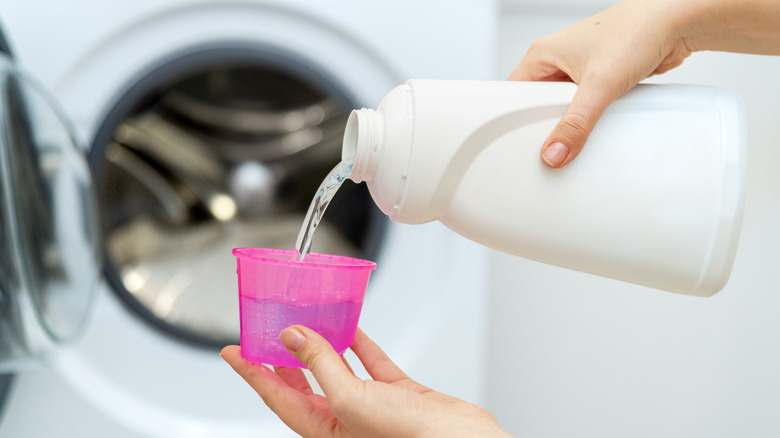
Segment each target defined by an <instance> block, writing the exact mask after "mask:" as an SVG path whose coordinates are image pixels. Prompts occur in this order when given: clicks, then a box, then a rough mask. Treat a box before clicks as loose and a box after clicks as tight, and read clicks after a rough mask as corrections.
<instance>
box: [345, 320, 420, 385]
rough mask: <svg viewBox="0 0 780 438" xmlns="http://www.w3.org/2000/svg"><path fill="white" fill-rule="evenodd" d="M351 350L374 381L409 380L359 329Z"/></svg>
mask: <svg viewBox="0 0 780 438" xmlns="http://www.w3.org/2000/svg"><path fill="white" fill-rule="evenodd" d="M351 348H352V351H354V352H355V354H356V355H357V357H358V359H360V362H361V363H363V367H364V368H365V369H366V371H368V374H369V375H370V376H371V378H373V379H374V380H376V381H379V382H385V383H393V382H395V381H398V380H403V379H408V378H409V377H408V376H407V375H406V374H405V373H404V372H403V371H401V369H400V368H398V366H397V365H396V364H395V363H393V361H392V360H390V358H389V357H388V356H387V354H385V352H384V351H382V349H381V348H379V346H378V345H376V344H375V343H374V341H372V340H371V339H369V337H368V336H366V334H365V333H363V330H360V328H358V329H357V333H355V341H354V342H353V343H352V347H351Z"/></svg>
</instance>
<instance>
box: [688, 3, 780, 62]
mask: <svg viewBox="0 0 780 438" xmlns="http://www.w3.org/2000/svg"><path fill="white" fill-rule="evenodd" d="M676 7H677V8H679V10H678V11H677V12H678V13H679V15H678V18H679V21H678V23H679V25H678V26H679V27H678V31H679V33H680V37H681V38H682V39H683V40H684V41H685V44H686V46H687V47H688V49H690V50H691V51H703V50H711V51H722V52H738V53H753V54H761V55H780V0H683V1H678V2H677V3H676Z"/></svg>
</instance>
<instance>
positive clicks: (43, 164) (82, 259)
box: [0, 53, 101, 372]
mask: <svg viewBox="0 0 780 438" xmlns="http://www.w3.org/2000/svg"><path fill="white" fill-rule="evenodd" d="M72 133H73V131H72V129H71V128H70V126H69V124H68V122H67V120H66V119H65V118H64V117H62V114H61V112H60V111H59V110H58V109H57V108H56V105H55V104H54V102H53V101H52V99H51V98H49V96H48V95H47V94H46V93H45V92H44V91H43V90H42V89H41V88H40V87H39V86H38V85H37V84H36V83H35V82H34V81H32V80H31V79H30V78H29V77H28V76H26V75H25V74H23V73H22V72H21V71H20V70H18V69H17V67H16V66H15V64H14V63H13V62H12V60H11V59H10V57H8V56H7V55H5V54H2V53H0V372H3V371H13V370H19V369H20V368H21V367H24V366H26V365H28V364H29V362H31V361H32V360H40V359H43V358H46V357H49V356H50V355H51V354H52V353H53V352H54V351H56V350H57V349H58V348H60V346H62V345H63V344H65V343H67V342H68V341H70V340H72V339H74V337H76V336H77V335H78V334H79V333H80V331H81V330H82V329H83V327H84V326H85V321H86V319H87V317H88V315H89V309H90V308H91V304H92V302H93V301H94V298H93V296H94V293H95V290H96V287H97V284H98V281H99V278H100V272H101V271H100V260H101V257H100V252H99V245H98V241H97V238H98V235H99V233H98V229H97V220H96V217H97V216H96V208H95V200H96V196H95V195H94V188H93V184H92V178H91V175H90V169H89V166H88V165H87V161H86V158H85V156H84V155H83V153H82V152H81V151H80V150H79V148H78V147H77V146H76V143H75V142H74V138H75V137H74V136H73V135H72Z"/></svg>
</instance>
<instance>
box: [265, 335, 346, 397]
mask: <svg viewBox="0 0 780 438" xmlns="http://www.w3.org/2000/svg"><path fill="white" fill-rule="evenodd" d="M279 339H280V340H281V341H282V343H283V344H284V346H285V347H287V351H289V352H290V354H292V355H293V356H295V358H296V359H298V360H299V361H301V363H303V364H304V365H306V368H308V369H309V371H311V373H312V374H313V375H314V378H315V379H317V383H319V385H320V387H321V388H322V391H323V392H324V393H325V395H326V396H328V397H330V395H331V394H340V393H342V392H343V391H344V390H345V389H347V388H349V387H350V386H351V385H353V384H354V383H355V381H356V379H357V378H356V377H355V376H354V375H353V374H352V372H351V371H350V370H349V368H347V365H346V364H345V363H344V361H342V360H341V357H339V355H338V354H337V353H336V350H334V349H333V347H332V346H331V345H330V343H329V342H328V341H327V340H325V338H323V337H322V336H320V335H319V334H318V333H317V332H315V331H314V330H311V329H309V328H307V327H304V326H301V325H293V326H290V327H287V328H286V329H284V330H282V332H281V333H280V334H279Z"/></svg>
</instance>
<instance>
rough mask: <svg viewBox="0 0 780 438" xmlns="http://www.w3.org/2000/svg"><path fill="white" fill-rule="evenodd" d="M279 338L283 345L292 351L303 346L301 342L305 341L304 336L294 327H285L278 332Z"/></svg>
mask: <svg viewBox="0 0 780 438" xmlns="http://www.w3.org/2000/svg"><path fill="white" fill-rule="evenodd" d="M279 339H280V340H281V341H282V344H284V346H285V347H287V348H288V349H290V350H292V351H298V350H300V349H301V347H303V343H304V342H305V341H306V336H304V335H303V333H301V331H300V330H298V329H296V328H294V327H287V328H286V329H284V330H282V332H281V333H279Z"/></svg>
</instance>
